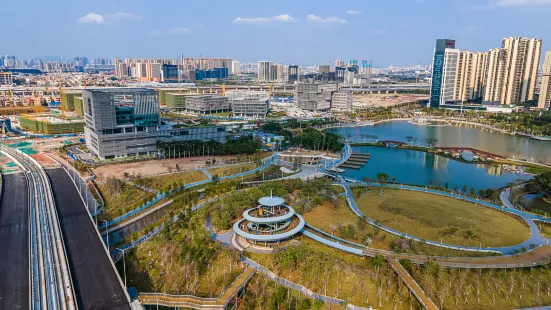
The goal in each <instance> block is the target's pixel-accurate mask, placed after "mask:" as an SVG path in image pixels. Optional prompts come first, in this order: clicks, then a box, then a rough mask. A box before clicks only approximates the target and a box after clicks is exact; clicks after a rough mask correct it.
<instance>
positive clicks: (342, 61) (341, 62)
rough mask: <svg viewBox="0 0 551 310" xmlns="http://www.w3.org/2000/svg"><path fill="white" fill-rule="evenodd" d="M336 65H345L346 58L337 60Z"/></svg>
mask: <svg viewBox="0 0 551 310" xmlns="http://www.w3.org/2000/svg"><path fill="white" fill-rule="evenodd" d="M335 67H344V60H342V59H337V60H335Z"/></svg>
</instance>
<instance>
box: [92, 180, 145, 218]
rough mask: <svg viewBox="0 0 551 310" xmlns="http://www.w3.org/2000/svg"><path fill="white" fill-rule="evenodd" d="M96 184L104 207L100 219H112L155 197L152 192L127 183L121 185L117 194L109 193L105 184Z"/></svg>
mask: <svg viewBox="0 0 551 310" xmlns="http://www.w3.org/2000/svg"><path fill="white" fill-rule="evenodd" d="M96 186H97V188H98V190H99V191H100V193H101V196H102V197H103V200H104V202H105V207H104V209H103V211H102V213H101V214H100V216H101V219H113V218H115V217H117V216H120V215H122V214H124V213H126V212H128V211H130V210H133V209H135V208H137V207H139V206H141V205H142V204H143V203H144V202H146V201H148V200H151V199H152V198H153V197H155V195H154V194H152V193H149V192H146V191H143V190H141V189H138V188H136V187H134V186H132V185H130V184H128V183H125V184H123V185H122V187H121V190H120V193H119V194H111V195H110V194H109V192H108V191H107V186H106V185H105V184H96Z"/></svg>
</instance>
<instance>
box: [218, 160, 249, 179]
mask: <svg viewBox="0 0 551 310" xmlns="http://www.w3.org/2000/svg"><path fill="white" fill-rule="evenodd" d="M257 167H258V165H257V164H255V163H250V164H249V163H247V164H241V165H234V166H225V167H220V168H211V169H208V172H209V173H210V174H211V175H212V176H214V175H218V177H223V176H228V175H234V174H238V173H241V172H247V171H250V170H253V169H255V168H257Z"/></svg>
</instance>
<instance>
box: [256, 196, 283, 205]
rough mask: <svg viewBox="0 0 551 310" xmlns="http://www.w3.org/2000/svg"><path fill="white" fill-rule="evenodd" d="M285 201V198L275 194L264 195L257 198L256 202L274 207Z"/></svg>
mask: <svg viewBox="0 0 551 310" xmlns="http://www.w3.org/2000/svg"><path fill="white" fill-rule="evenodd" d="M284 202H285V200H284V199H283V198H281V197H277V196H266V197H262V198H260V199H258V203H259V204H261V205H263V206H267V207H276V206H280V205H282V204H283V203H284Z"/></svg>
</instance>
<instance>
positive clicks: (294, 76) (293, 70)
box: [287, 65, 300, 84]
mask: <svg viewBox="0 0 551 310" xmlns="http://www.w3.org/2000/svg"><path fill="white" fill-rule="evenodd" d="M299 77H300V71H299V67H298V66H297V65H290V66H289V68H288V77H287V82H288V83H289V84H295V83H296V82H298V80H299Z"/></svg>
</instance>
